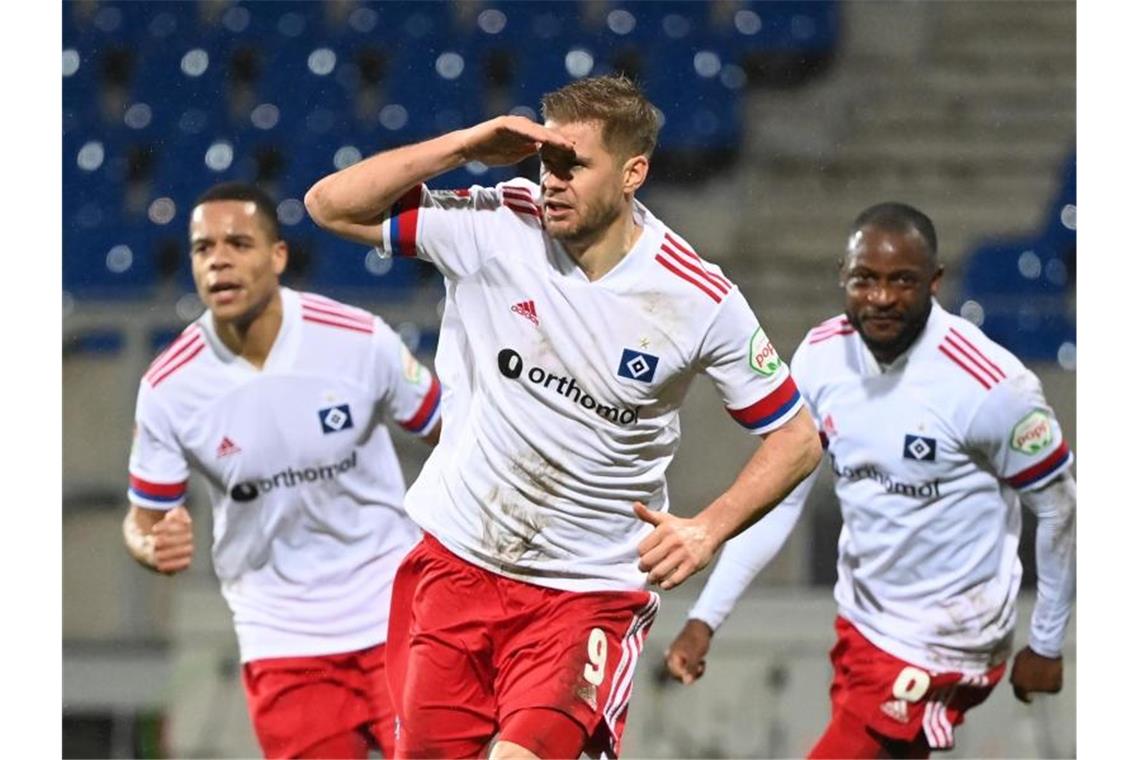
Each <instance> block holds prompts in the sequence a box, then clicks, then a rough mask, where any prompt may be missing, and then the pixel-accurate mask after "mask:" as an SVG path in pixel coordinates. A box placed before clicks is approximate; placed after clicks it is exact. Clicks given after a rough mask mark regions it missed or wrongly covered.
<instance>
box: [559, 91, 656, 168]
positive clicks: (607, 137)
mask: <svg viewBox="0 0 1140 760" xmlns="http://www.w3.org/2000/svg"><path fill="white" fill-rule="evenodd" d="M542 118H543V119H551V120H554V121H558V122H563V123H572V122H585V121H597V122H601V125H602V141H603V142H604V143H605V145H606V148H607V149H609V150H610V151H611V152H612V153H615V154H617V155H618V156H621V157H623V158H628V157H629V156H637V155H644V156H646V157H649V156H651V155H652V154H653V149H654V148H655V147H656V146H657V131H658V130H659V129H660V125H659V124H658V122H657V113H656V111H655V109H654V108H653V104H652V103H650V102H649V100H647V99H646V97H645V95H643V94H642V93H641V90H640V89H638V87H637V85H636V84H634V83H633V82H632V81H630V80H629V79H628V78H627V77H625V76H622V75H608V76H600V77H589V78H587V79H579V80H578V81H576V82H571V83H570V84H568V85H566V86H564V87H561V88H559V89H557V90H555V91H554V92H548V93H547V94H546V95H543V96H542Z"/></svg>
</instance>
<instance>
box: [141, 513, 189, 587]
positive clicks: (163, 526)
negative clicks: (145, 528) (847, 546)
mask: <svg viewBox="0 0 1140 760" xmlns="http://www.w3.org/2000/svg"><path fill="white" fill-rule="evenodd" d="M150 539H151V552H152V555H151V556H152V558H153V561H152V563H151V565H152V566H153V567H154V569H155V570H157V571H158V572H160V573H165V574H167V575H173V574H174V573H180V572H182V571H183V570H185V569H186V568H188V567H190V560H191V558H192V557H193V556H194V527H193V524H192V523H191V520H190V513H189V512H187V511H186V508H185V507H175V508H174V509H172V510H170V511H169V512H167V513H166V514H165V515H164V516H163V518H162V519H161V520H159V521H158V522H157V523H155V525H154V527H153V528H151V530H150Z"/></svg>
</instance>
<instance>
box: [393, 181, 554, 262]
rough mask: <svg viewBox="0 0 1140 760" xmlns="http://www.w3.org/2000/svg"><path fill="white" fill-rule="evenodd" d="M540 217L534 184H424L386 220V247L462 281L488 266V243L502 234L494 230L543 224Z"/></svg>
mask: <svg viewBox="0 0 1140 760" xmlns="http://www.w3.org/2000/svg"><path fill="white" fill-rule="evenodd" d="M504 211H506V212H509V213H506V214H504V213H502V212H504ZM540 220H541V212H540V211H539V208H538V204H537V202H536V201H535V200H534V197H533V193H532V191H531V189H530V187H529V186H523V185H522V184H510V185H507V184H503V185H499V186H497V187H480V186H479V185H475V186H472V187H469V188H463V189H458V190H433V189H430V188H428V187H427V186H426V185H423V184H419V185H416V186H415V187H413V188H412V189H411V190H409V191H408V192H407V193H405V194H404V195H403V196H402V197H401V198H400V199H399V200H398V201H396V203H394V204H393V205H392V207H391V208H390V209H388V211H387V213H386V215H385V216H384V218H383V219H382V221H381V225H380V226H381V250H382V251H383V253H385V254H388V255H392V256H406V257H407V256H417V257H419V258H421V259H423V260H425V261H428V262H430V263H432V264H434V265H435V266H436V267H437V268H438V269H439V270H440V272H442V273H443V275H444V276H445V277H447V278H449V279H453V280H455V279H461V278H463V277H466V276H468V275H470V274H472V273H474V272H476V271H478V270H479V269H480V268H481V267H482V266H483V263H484V261H485V258H486V256H487V248H488V247H489V245H488V243H486V241H487V240H494V239H498V238H499V236H498V235H497V234H495V232H494V230H495V227H496V226H497V225H504V224H511V223H513V224H530V225H538V226H540Z"/></svg>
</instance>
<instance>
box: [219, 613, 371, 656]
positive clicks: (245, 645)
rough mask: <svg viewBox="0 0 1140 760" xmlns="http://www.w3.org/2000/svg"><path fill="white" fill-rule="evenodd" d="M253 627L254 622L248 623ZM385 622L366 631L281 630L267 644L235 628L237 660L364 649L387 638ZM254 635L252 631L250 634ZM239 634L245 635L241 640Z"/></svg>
mask: <svg viewBox="0 0 1140 760" xmlns="http://www.w3.org/2000/svg"><path fill="white" fill-rule="evenodd" d="M250 627H251V628H254V627H255V626H250ZM387 628H388V624H387V621H384V625H383V626H381V630H380V631H375V630H374V631H370V632H368V633H367V634H360V635H357V636H337V637H333V638H329V637H321V638H316V637H311V636H304V635H300V634H284V635H283V634H281V633H280V632H279V631H275V632H274V634H273V635H274V637H275V638H278V639H280V641H278V642H274V643H272V644H267V643H264V642H256V643H250V642H249V641H248V639H249V638H251V635H250V633H248V632H247V633H246V634H245V636H244V637H243V635H242V634H241V633H240V632H239V633H238V634H237V637H238V649H239V650H240V655H241V662H242V664H243V665H244V664H245V663H247V662H253V661H254V660H268V659H271V658H276V657H321V656H324V655H334V654H346V653H348V652H355V651H358V650H360V649H367V648H369V647H373V646H376V645H377V644H383V643H385V642H386V641H387V640H388V631H387ZM254 636H256V634H255V635H254ZM243 638H244V639H245V640H244V641H243Z"/></svg>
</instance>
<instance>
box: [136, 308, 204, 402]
mask: <svg viewBox="0 0 1140 760" xmlns="http://www.w3.org/2000/svg"><path fill="white" fill-rule="evenodd" d="M205 349H206V331H205V329H204V328H203V327H202V324H201V322H198V321H195V322H191V323H190V324H189V325H187V326H186V327H185V329H183V330H182V332H181V333H179V334H178V336H177V337H176V338H175V339H174V340H173V341H171V343H170V345H168V346H166V348H164V349H162V350H161V351H159V353H158V355H157V356H156V357H155V358H154V360H153V361H151V363H150V366H149V367H147V370H146V372H144V373H143V376H142V387H143V388H145V389H148V390H150V391H152V392H161V393H163V394H166V393H170V392H173V389H175V388H177V387H178V386H180V385H182V384H184V383H185V382H186V381H187V380H188V379H189V378H190V377H191V376H192V375H193V374H194V370H195V369H201V368H202V365H203V363H204V360H203V358H202V357H203V356H204V355H205V356H208V355H209V352H208V351H206V350H205ZM160 388H161V389H162V390H161V391H159V389H160Z"/></svg>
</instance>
